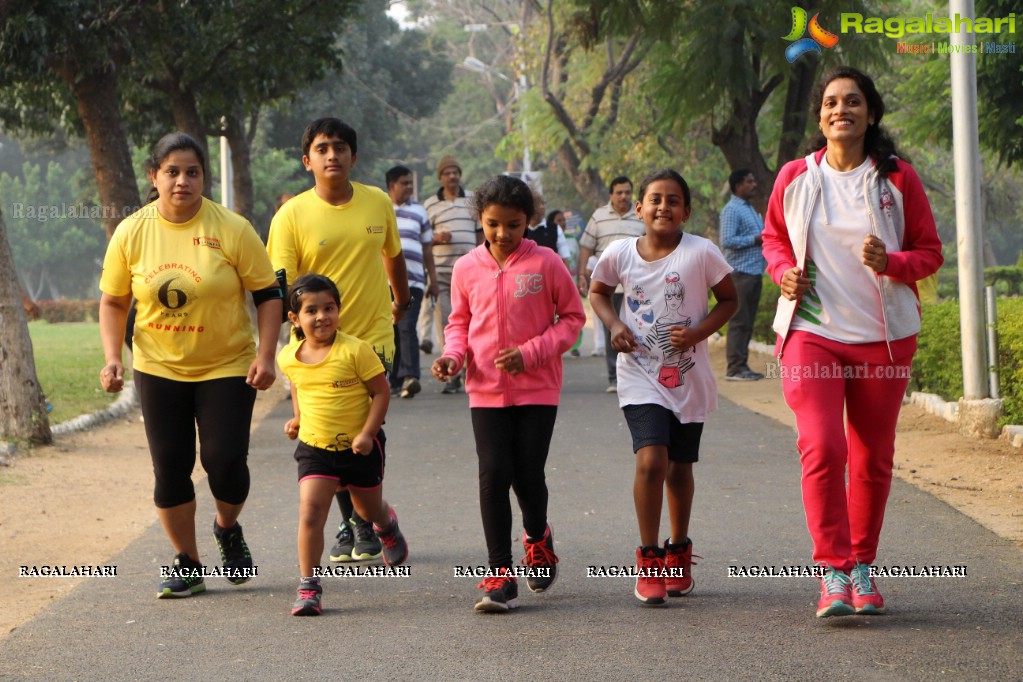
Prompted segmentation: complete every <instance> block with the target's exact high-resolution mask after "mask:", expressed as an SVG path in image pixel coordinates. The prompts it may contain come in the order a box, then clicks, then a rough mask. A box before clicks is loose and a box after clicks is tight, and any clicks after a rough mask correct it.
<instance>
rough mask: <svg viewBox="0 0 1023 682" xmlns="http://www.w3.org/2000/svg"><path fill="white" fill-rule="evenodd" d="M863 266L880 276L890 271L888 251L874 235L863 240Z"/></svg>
mask: <svg viewBox="0 0 1023 682" xmlns="http://www.w3.org/2000/svg"><path fill="white" fill-rule="evenodd" d="M863 264H864V265H866V266H867V267H868V268H870V269H871V270H873V271H874V272H876V273H878V274H881V273H882V272H884V271H885V270H887V269H888V249H887V248H885V245H884V242H883V241H881V240H880V239H878V238H877V237H875V236H873V235H868V236H867V238H866V239H864V240H863Z"/></svg>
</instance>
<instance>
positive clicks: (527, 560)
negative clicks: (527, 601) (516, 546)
mask: <svg viewBox="0 0 1023 682" xmlns="http://www.w3.org/2000/svg"><path fill="white" fill-rule="evenodd" d="M522 546H523V547H524V548H525V550H526V554H525V556H523V557H522V565H523V566H526V567H528V568H529V569H530V572H531V573H532V572H535V573H536V574H537V575H535V576H533V575H527V576H526V586H527V587H528V588H529V589H530V591H531V592H543V591H544V590H546V589H547V588H548V587H550V586H551V585H553V584H554V581H555V580H557V578H558V556H557V555H556V554H555V553H554V536H553V535H552V534H551V526H550V524H548V525H547V530H546V531H545V532H544V536H543V538H541V539H540V540H537V541H536V542H530V540H529V538H528V537H527V536H526V535H525V534H523V535H522Z"/></svg>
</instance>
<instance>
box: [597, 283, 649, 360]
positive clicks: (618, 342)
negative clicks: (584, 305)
mask: <svg viewBox="0 0 1023 682" xmlns="http://www.w3.org/2000/svg"><path fill="white" fill-rule="evenodd" d="M614 293H615V289H614V287H612V286H608V285H607V284H604V283H603V282H599V281H597V280H593V281H592V282H591V283H590V307H591V308H593V312H594V313H595V314H596V316H597V317H599V318H600V321H601V322H603V323H604V326H605V327H607V329H608V331H610V332H611V348H613V349H614V350H616V351H618V352H619V353H631V352H632V351H634V350H636V349H637V348H638V347H639V344H637V343H636V337H635V336H634V335H633V334H632V330H631V329H629V328H628V327H627V326H626V325H625V323H624V322H622V320H621V318H620V317H618V313H617V312H615V307H614V303H612V302H611V297H612V296H614Z"/></svg>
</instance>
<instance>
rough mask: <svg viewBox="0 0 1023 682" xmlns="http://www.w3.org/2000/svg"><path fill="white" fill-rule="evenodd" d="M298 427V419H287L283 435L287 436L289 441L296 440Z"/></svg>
mask: <svg viewBox="0 0 1023 682" xmlns="http://www.w3.org/2000/svg"><path fill="white" fill-rule="evenodd" d="M298 426H299V420H298V417H294V418H292V419H289V420H288V421H286V422H285V423H284V435H285V436H287V437H288V438H289V439H290V440H295V439H296V438H298Z"/></svg>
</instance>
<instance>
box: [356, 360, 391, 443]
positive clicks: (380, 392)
mask: <svg viewBox="0 0 1023 682" xmlns="http://www.w3.org/2000/svg"><path fill="white" fill-rule="evenodd" d="M366 388H368V389H369V393H370V396H372V402H371V403H370V405H369V415H368V416H367V417H366V424H365V425H364V426H363V427H362V431H361V432H360V433H359V435H357V436H356V437H355V438H353V439H352V451H353V452H355V453H356V454H358V455H368V454H369V453H371V452H372V451H373V439H374V438H375V437H376V435H377V433H378V432H379V431H380V427H381V426H383V424H384V417H386V416H387V407H388V405H390V403H391V387H390V385H389V384H388V383H387V374H386V373H384V372H381V373H380V374H377V375H376V376H375V377H373V378H372V379H370V380H369V381H367V382H366Z"/></svg>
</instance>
